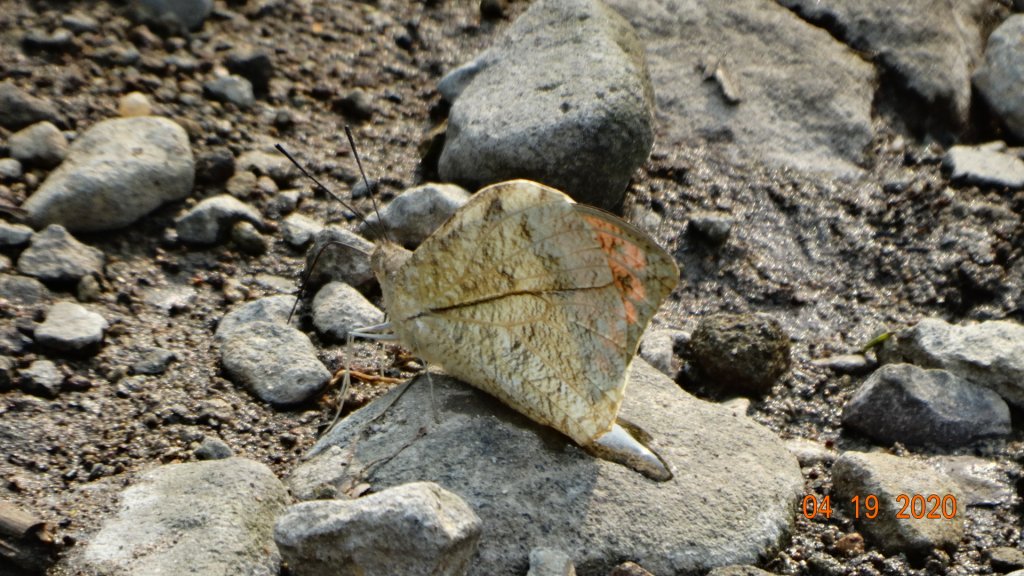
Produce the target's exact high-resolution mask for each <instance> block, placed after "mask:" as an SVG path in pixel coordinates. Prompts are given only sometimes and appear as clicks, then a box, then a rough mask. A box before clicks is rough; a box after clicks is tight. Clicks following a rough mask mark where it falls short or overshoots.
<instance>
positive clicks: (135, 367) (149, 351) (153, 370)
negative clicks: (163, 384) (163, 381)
mask: <svg viewBox="0 0 1024 576" xmlns="http://www.w3.org/2000/svg"><path fill="white" fill-rule="evenodd" d="M177 358H178V356H177V354H175V353H174V352H172V351H170V350H168V349H166V348H160V347H153V348H144V349H143V350H141V351H140V353H139V359H138V360H136V361H135V362H134V363H132V365H131V372H132V374H163V373H164V372H165V371H166V370H167V366H169V365H170V363H171V362H173V361H175V360H177Z"/></svg>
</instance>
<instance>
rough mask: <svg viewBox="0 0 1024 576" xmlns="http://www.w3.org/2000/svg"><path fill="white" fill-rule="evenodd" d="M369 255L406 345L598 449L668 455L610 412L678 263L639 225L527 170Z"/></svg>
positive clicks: (652, 468)
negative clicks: (401, 242)
mask: <svg viewBox="0 0 1024 576" xmlns="http://www.w3.org/2000/svg"><path fill="white" fill-rule="evenodd" d="M371 265H372V268H373V271H374V274H375V275H376V277H377V279H378V281H379V282H380V286H381V292H382V296H383V299H384V304H385V308H386V309H387V311H388V315H389V317H390V322H388V323H387V324H382V325H379V326H372V327H368V328H365V329H362V330H359V331H356V332H355V335H356V336H365V337H372V338H376V339H380V336H381V333H382V332H387V331H390V332H392V333H393V336H394V337H395V338H396V339H397V340H398V341H399V342H400V343H401V344H403V345H404V346H405V347H406V348H408V349H409V350H410V351H412V352H413V353H414V354H415V355H417V356H419V357H420V358H422V359H424V360H426V361H427V362H430V363H433V364H436V365H440V366H441V367H443V368H444V370H445V371H446V372H447V373H449V374H450V375H452V376H454V377H456V378H458V379H460V380H463V381H465V382H467V383H469V384H471V385H473V386H475V387H476V388H478V389H481V390H483V391H485V392H487V393H489V394H491V395H493V396H495V397H497V398H498V399H499V400H501V401H502V402H504V403H505V404H507V405H508V406H510V407H512V408H513V409H515V410H517V411H518V412H520V413H522V414H523V415H525V416H527V417H529V418H530V419H532V420H534V421H535V422H538V423H540V424H543V425H546V426H550V427H552V428H554V429H556V430H558V431H559V432H562V433H563V434H565V435H566V436H568V437H569V438H571V439H572V440H574V441H575V442H576V443H578V444H579V445H580V446H582V447H584V448H585V449H588V450H590V451H592V452H594V453H595V454H597V455H599V456H601V457H603V458H606V459H610V460H614V461H618V462H621V463H623V464H626V465H628V466H631V467H633V468H635V469H637V470H639V471H641V472H643V473H644V474H646V475H648V476H650V477H652V478H655V479H659V480H667V479H669V478H671V477H672V473H671V471H670V469H669V467H668V466H667V465H666V464H665V463H664V462H663V461H662V460H661V458H660V457H658V456H657V455H656V454H654V453H653V452H652V451H651V450H650V449H649V448H647V447H646V446H644V445H643V444H641V443H640V442H639V441H637V440H636V439H635V438H634V437H633V436H632V435H631V434H630V433H629V432H628V431H627V430H626V428H623V426H622V425H620V424H619V423H617V421H616V417H617V415H618V411H619V406H620V405H621V403H622V399H623V396H624V394H625V389H626V382H627V379H628V374H629V368H630V363H631V361H632V359H633V356H634V355H635V354H636V351H637V347H638V345H639V341H640V337H641V335H642V334H643V332H644V329H645V328H646V327H647V325H648V324H649V323H650V321H651V318H652V317H653V316H654V313H655V312H656V311H657V309H658V307H659V306H660V305H661V302H662V301H663V300H664V299H665V298H666V297H667V296H668V294H669V293H670V292H671V291H672V290H673V289H674V288H675V285H676V282H677V281H678V278H679V269H678V267H677V266H676V263H675V261H674V260H673V259H672V257H671V256H670V255H669V254H668V253H666V252H665V250H663V249H662V248H661V247H659V246H658V245H657V243H655V242H654V240H652V239H651V238H650V237H648V236H647V235H646V234H644V233H643V232H641V231H639V230H637V229H636V228H634V227H633V226H631V225H629V224H627V223H626V222H624V221H622V220H621V219H619V218H617V217H616V216H613V215H611V214H609V213H606V212H604V211H602V210H599V209H597V208H593V207H590V206H586V205H582V204H577V203H575V202H574V201H573V200H572V199H571V198H570V197H569V196H567V195H566V194H564V193H562V192H560V191H558V190H555V189H553V188H550V187H547V186H544V185H542V184H538V183H536V182H532V181H528V180H511V181H508V182H501V183H498V184H493V185H491V186H488V187H486V188H484V189H482V190H480V191H479V192H477V193H476V194H475V195H474V196H473V198H471V199H470V201H469V202H468V203H467V204H466V205H465V206H463V207H462V208H461V209H459V211H458V212H456V213H455V214H454V215H453V216H452V217H451V218H450V219H449V220H448V221H447V222H446V223H445V224H443V225H442V226H441V227H440V228H439V229H438V230H436V231H435V232H434V233H433V234H432V235H431V236H430V237H428V238H427V239H426V240H425V241H424V242H423V243H422V244H420V245H419V247H418V248H417V249H416V250H415V251H413V252H410V251H409V250H406V249H405V248H402V247H401V246H398V245H396V244H394V243H389V242H384V243H382V244H380V245H378V247H377V248H376V249H375V250H374V252H373V255H372V257H371Z"/></svg>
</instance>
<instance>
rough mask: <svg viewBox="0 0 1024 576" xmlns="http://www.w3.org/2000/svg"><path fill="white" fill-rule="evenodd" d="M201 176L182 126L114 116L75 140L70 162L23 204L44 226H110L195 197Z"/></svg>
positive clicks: (85, 228) (87, 228) (148, 118)
mask: <svg viewBox="0 0 1024 576" xmlns="http://www.w3.org/2000/svg"><path fill="white" fill-rule="evenodd" d="M194 177H195V162H194V160H193V159H192V149H191V148H190V147H189V143H188V135H187V134H185V130H184V129H183V128H182V127H181V126H179V125H178V124H176V123H174V122H173V121H171V120H168V119H166V118H158V117H156V116H143V117H138V118H114V119H111V120H104V121H102V122H99V123H97V124H95V125H93V126H92V127H91V128H89V129H88V130H86V131H85V132H84V133H83V134H82V135H81V136H80V137H79V138H78V139H77V140H75V142H74V143H73V144H72V145H71V149H70V150H69V151H68V155H67V158H66V159H65V160H64V162H63V163H62V164H61V165H60V166H59V167H58V168H57V169H56V170H54V171H53V172H51V173H50V175H49V176H48V177H47V178H46V180H45V181H44V182H43V184H42V185H41V186H40V187H39V189H38V190H37V191H36V192H35V193H34V194H32V196H30V197H29V199H28V200H26V201H25V203H24V204H23V205H22V208H24V209H25V210H26V211H27V212H28V219H29V223H30V224H32V225H33V226H35V227H37V228H38V227H42V226H45V225H47V224H61V225H63V226H65V227H66V228H67V229H69V230H71V231H89V232H95V231H100V230H111V229H115V228H121V227H124V226H127V225H129V224H131V223H133V222H135V221H136V220H138V219H139V218H141V217H143V216H145V215H146V214H149V213H150V212H152V211H153V210H155V209H156V208H157V207H159V206H160V205H161V204H163V203H165V202H171V201H174V200H180V199H182V198H184V197H186V196H188V194H189V193H190V192H191V191H192V182H193V179H194Z"/></svg>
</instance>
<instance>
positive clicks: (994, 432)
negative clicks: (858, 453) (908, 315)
mask: <svg viewBox="0 0 1024 576" xmlns="http://www.w3.org/2000/svg"><path fill="white" fill-rule="evenodd" d="M842 421H843V426H846V427H848V428H852V429H854V430H857V431H858V432H860V433H862V434H864V435H865V436H868V437H869V438H872V439H873V440H876V441H878V442H881V443H884V444H892V443H893V442H901V443H903V444H909V445H913V446H922V445H938V446H943V447H947V448H957V447H960V446H966V445H969V444H971V443H973V442H976V441H977V440H980V439H982V438H992V437H1002V436H1006V435H1008V434H1009V433H1010V408H1009V407H1008V406H1007V405H1006V402H1003V399H1002V398H1000V397H999V395H998V394H996V393H995V392H993V391H991V390H988V389H986V388H982V387H981V386H977V385H975V384H971V383H970V382H968V381H966V380H964V379H962V378H959V377H957V376H955V375H954V374H951V373H949V372H947V371H945V370H925V369H922V368H918V367H917V366H914V365H912V364H886V365H885V366H882V367H881V368H879V369H878V370H876V371H875V372H874V373H873V374H872V375H871V376H869V377H868V379H867V380H866V381H865V382H864V384H862V385H861V387H860V388H859V389H857V392H856V393H854V395H853V397H852V398H850V400H849V401H848V402H847V403H846V405H845V406H844V407H843V416H842Z"/></svg>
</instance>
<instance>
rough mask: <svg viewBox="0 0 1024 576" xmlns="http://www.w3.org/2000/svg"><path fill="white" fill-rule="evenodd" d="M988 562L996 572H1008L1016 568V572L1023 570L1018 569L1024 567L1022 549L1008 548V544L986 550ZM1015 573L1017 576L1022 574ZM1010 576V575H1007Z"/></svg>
mask: <svg viewBox="0 0 1024 576" xmlns="http://www.w3.org/2000/svg"><path fill="white" fill-rule="evenodd" d="M988 559H989V563H991V565H992V569H993V570H995V571H996V572H1009V571H1011V570H1016V571H1018V572H1024V570H1020V569H1021V568H1024V551H1022V550H1020V549H1018V548H1010V547H1009V546H997V547H995V548H992V549H990V550H988ZM1018 572H1014V573H1013V574H1017V575H1018V576H1022V575H1021V574H1018ZM1007 576H1011V575H1009V574H1008V575H1007Z"/></svg>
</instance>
